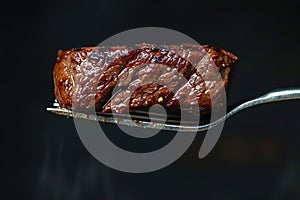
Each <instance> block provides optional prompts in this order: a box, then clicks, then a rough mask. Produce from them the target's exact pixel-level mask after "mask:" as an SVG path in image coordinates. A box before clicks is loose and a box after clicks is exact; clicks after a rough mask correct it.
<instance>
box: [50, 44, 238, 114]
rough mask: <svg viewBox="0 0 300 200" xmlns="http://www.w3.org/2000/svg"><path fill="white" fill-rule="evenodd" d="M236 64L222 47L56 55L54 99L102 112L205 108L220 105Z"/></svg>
mask: <svg viewBox="0 0 300 200" xmlns="http://www.w3.org/2000/svg"><path fill="white" fill-rule="evenodd" d="M237 60H238V58H237V57H236V56H235V55H233V54H232V53H229V52H227V51H225V50H223V49H221V48H216V47H212V46H207V45H204V46H200V45H193V44H184V45H168V46H167V45H153V44H138V45H136V46H134V47H128V46H115V47H84V48H79V49H71V50H65V51H59V52H58V56H57V61H56V64H55V67H54V71H53V77H54V88H55V97H56V99H57V101H58V103H59V105H60V107H62V108H67V109H72V110H84V111H89V110H94V109H96V111H97V112H102V113H103V112H104V113H110V112H112V110H113V111H114V112H117V113H123V112H124V111H128V110H139V109H141V110H143V109H149V108H150V107H151V106H152V105H154V104H160V105H162V106H164V107H165V108H166V109H167V110H171V111H172V110H177V109H179V108H180V107H183V108H193V107H196V106H197V107H199V108H200V109H201V110H205V109H209V108H210V107H211V106H212V104H213V103H216V102H220V100H221V97H222V90H221V89H222V87H225V88H227V87H228V83H229V77H230V72H231V71H232V68H233V66H234V64H235V63H236V62H237ZM218 75H219V76H218ZM218 77H220V78H221V79H218Z"/></svg>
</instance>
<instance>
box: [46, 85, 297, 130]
mask: <svg viewBox="0 0 300 200" xmlns="http://www.w3.org/2000/svg"><path fill="white" fill-rule="evenodd" d="M295 99H300V88H298V89H297V88H293V89H278V90H274V91H271V92H268V93H266V94H265V95H263V96H260V97H257V98H255V99H252V100H249V101H246V102H244V103H242V104H240V105H238V106H236V107H235V108H234V109H232V110H231V111H230V112H228V113H227V114H226V115H224V116H223V117H221V118H219V119H218V120H216V121H214V122H211V123H208V124H204V125H199V126H186V125H184V126H182V125H174V124H166V123H158V122H154V121H143V119H140V120H132V119H131V118H130V119H128V118H126V117H124V118H123V117H122V115H119V116H120V118H119V117H118V118H116V117H112V116H100V115H94V114H86V113H79V112H75V111H72V110H68V109H65V108H60V107H59V105H58V103H57V102H55V103H54V104H53V106H54V108H47V111H49V112H51V113H54V114H57V115H64V116H67V117H74V118H79V119H87V120H94V121H100V122H108V123H118V124H122V125H127V126H132V127H142V128H154V129H161V130H168V131H183V132H200V131H206V130H208V129H211V128H213V127H216V126H217V125H218V124H220V123H221V122H223V121H224V120H226V119H228V118H229V117H231V116H233V115H234V114H236V113H238V112H240V111H242V110H245V109H246V108H250V107H253V106H257V105H260V104H266V103H272V102H278V101H286V100H295ZM151 119H152V118H151Z"/></svg>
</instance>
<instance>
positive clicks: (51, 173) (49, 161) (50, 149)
mask: <svg viewBox="0 0 300 200" xmlns="http://www.w3.org/2000/svg"><path fill="white" fill-rule="evenodd" d="M64 143H65V142H64V138H63V137H60V138H59V139H57V138H50V137H47V138H45V156H44V161H43V165H42V167H41V170H40V172H39V173H38V184H37V190H38V193H37V194H38V198H37V199H43V200H66V199H71V200H78V199H95V198H97V199H109V200H113V199H115V198H114V196H113V194H114V193H113V184H112V180H111V176H110V173H109V169H107V168H106V167H104V166H102V165H100V164H99V163H98V162H96V161H94V160H93V159H92V158H90V159H89V160H86V157H81V156H80V154H78V151H73V153H75V154H78V155H75V159H71V158H70V157H73V158H74V155H70V153H72V152H70V151H69V150H70V149H72V148H71V147H69V144H67V145H66V144H64ZM67 148H70V149H67ZM72 150H73V149H72ZM74 160H75V161H74Z"/></svg>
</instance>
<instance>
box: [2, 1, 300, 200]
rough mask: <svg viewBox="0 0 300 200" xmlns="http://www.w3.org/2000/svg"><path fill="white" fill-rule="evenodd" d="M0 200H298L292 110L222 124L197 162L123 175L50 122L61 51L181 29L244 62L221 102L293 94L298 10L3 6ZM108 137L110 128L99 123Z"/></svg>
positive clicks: (190, 155)
mask: <svg viewBox="0 0 300 200" xmlns="http://www.w3.org/2000/svg"><path fill="white" fill-rule="evenodd" d="M1 4H2V5H1V12H0V16H1V24H2V27H4V28H2V30H1V36H2V37H1V58H2V59H1V60H2V66H1V68H2V74H1V75H2V77H1V79H0V81H1V86H2V88H1V91H2V94H1V102H2V116H3V118H4V119H2V125H1V143H2V144H1V154H2V157H1V159H2V162H1V172H2V175H1V181H2V182H3V186H2V187H1V189H2V190H3V191H1V196H2V195H3V196H6V199H49V200H50V199H51V200H52V199H55V200H60V199H109V200H114V199H117V200H123V199H124V200H131V199H134V200H135V199H196V198H197V199H300V158H299V152H300V134H299V133H300V126H299V120H300V116H299V113H300V106H299V101H290V102H281V103H276V104H268V105H264V106H259V107H255V108H251V109H249V110H247V111H244V112H242V113H240V114H238V115H236V116H234V117H233V118H231V119H229V120H228V121H227V122H226V124H225V127H224V130H223V133H222V135H221V138H220V140H219V141H218V143H217V145H216V147H215V148H214V149H213V151H212V152H211V153H210V154H209V155H208V156H207V157H205V158H204V159H198V158H197V151H198V150H199V147H200V145H201V138H203V134H202V135H199V136H198V140H197V141H196V142H195V144H194V145H193V146H192V147H191V149H189V151H188V152H186V153H185V154H184V155H183V156H182V157H181V158H180V159H179V160H178V161H176V162H175V163H173V164H172V165H170V166H168V167H167V168H164V169H162V170H160V171H157V172H153V173H148V174H126V173H122V172H117V171H115V170H113V169H110V168H108V167H106V166H104V165H102V164H101V163H99V162H98V161H97V160H95V159H94V158H93V157H92V156H91V155H90V154H89V153H88V152H87V150H86V149H85V148H84V146H83V145H82V143H81V141H80V139H79V137H78V134H77V133H76V129H75V127H74V124H73V121H72V120H71V119H66V118H64V117H59V116H54V115H52V114H50V113H47V112H46V107H48V106H51V104H52V102H53V99H54V94H53V80H52V69H53V66H54V63H55V59H56V52H57V50H59V49H68V48H73V47H81V46H89V45H97V44H98V43H100V42H102V41H103V40H105V39H106V38H108V37H109V36H112V35H114V34H117V33H119V32H121V31H125V30H128V29H132V28H137V27H145V26H156V27H165V28H170V29H174V30H177V31H180V32H182V33H184V34H187V35H189V36H190V37H192V38H194V39H195V40H196V41H198V42H199V43H200V44H211V45H216V46H220V47H223V48H225V49H227V50H230V51H232V52H234V53H235V54H236V55H237V56H238V57H239V59H240V61H239V63H238V65H237V67H236V70H235V77H234V79H233V80H232V88H231V92H230V94H229V98H230V101H229V103H235V102H239V101H240V100H242V99H247V98H251V97H256V96H259V95H261V94H263V93H265V92H267V91H270V90H272V89H275V88H285V87H300V79H299V74H300V61H299V56H298V54H299V50H298V49H299V35H300V32H299V24H300V20H299V9H300V7H299V2H297V1H291V0H289V1H266V2H264V1H247V2H245V1H195V2H193V1H135V2H133V1H121V0H119V1H116V0H115V1H109V0H104V1H103V0H102V1H101V0H98V1H97V0H93V1H78V0H72V1H70V0H63V1H59V0H51V1H50V0H44V1H37V0H35V1H33V0H29V1H19V2H18V1H9V2H8V1H7V2H5V1H4V2H3V3H1ZM106 127H107V128H108V129H110V130H112V132H113V131H115V129H114V128H113V127H112V126H110V125H106Z"/></svg>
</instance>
